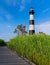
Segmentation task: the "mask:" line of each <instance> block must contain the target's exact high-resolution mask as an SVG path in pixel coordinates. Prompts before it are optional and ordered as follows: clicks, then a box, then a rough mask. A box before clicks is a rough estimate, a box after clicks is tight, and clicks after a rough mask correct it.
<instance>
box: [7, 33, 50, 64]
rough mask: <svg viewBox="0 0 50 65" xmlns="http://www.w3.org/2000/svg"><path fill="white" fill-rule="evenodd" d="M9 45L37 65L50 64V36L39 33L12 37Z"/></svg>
mask: <svg viewBox="0 0 50 65" xmlns="http://www.w3.org/2000/svg"><path fill="white" fill-rule="evenodd" d="M7 46H8V47H9V48H11V49H12V50H14V51H16V52H17V53H18V54H20V55H21V56H23V57H25V58H27V59H29V60H30V61H32V62H35V63H36V64H37V65H50V36H48V35H43V34H38V35H30V36H18V37H16V38H14V39H10V41H9V42H8V44H7Z"/></svg>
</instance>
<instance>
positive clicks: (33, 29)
mask: <svg viewBox="0 0 50 65" xmlns="http://www.w3.org/2000/svg"><path fill="white" fill-rule="evenodd" d="M29 14H30V20H29V34H30V35H32V34H34V33H35V25H34V10H33V8H31V9H30V11H29Z"/></svg>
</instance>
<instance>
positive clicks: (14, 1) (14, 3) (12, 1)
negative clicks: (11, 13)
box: [5, 0, 17, 6]
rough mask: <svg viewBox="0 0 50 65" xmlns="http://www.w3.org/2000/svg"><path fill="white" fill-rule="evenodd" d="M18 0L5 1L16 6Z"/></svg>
mask: <svg viewBox="0 0 50 65" xmlns="http://www.w3.org/2000/svg"><path fill="white" fill-rule="evenodd" d="M16 1H17V0H5V3H6V4H7V5H9V6H16Z"/></svg>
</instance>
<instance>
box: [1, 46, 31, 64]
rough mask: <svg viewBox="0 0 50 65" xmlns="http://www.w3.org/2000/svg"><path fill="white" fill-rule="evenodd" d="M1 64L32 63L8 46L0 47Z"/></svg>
mask: <svg viewBox="0 0 50 65" xmlns="http://www.w3.org/2000/svg"><path fill="white" fill-rule="evenodd" d="M0 65H30V64H28V63H27V62H26V61H25V60H23V59H22V58H20V57H19V56H18V55H17V54H15V53H14V52H12V51H11V50H10V49H8V48H7V47H0Z"/></svg>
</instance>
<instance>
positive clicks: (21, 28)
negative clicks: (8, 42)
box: [14, 24, 27, 35]
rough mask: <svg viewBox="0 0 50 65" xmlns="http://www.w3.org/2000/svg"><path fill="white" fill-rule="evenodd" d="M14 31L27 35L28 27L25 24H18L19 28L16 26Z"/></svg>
mask: <svg viewBox="0 0 50 65" xmlns="http://www.w3.org/2000/svg"><path fill="white" fill-rule="evenodd" d="M14 33H17V34H18V35H25V34H26V33H27V31H26V27H25V26H24V25H22V24H21V25H18V26H17V28H15V30H14Z"/></svg>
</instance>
